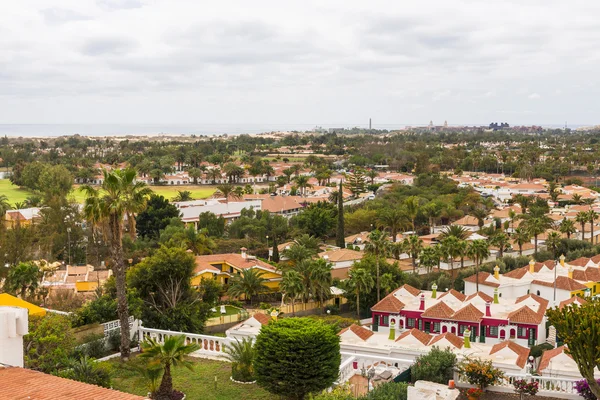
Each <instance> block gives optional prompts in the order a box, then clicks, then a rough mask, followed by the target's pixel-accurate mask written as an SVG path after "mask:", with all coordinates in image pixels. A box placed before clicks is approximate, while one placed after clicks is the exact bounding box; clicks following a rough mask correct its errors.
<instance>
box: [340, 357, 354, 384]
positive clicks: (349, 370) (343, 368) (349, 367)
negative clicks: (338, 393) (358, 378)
mask: <svg viewBox="0 0 600 400" xmlns="http://www.w3.org/2000/svg"><path fill="white" fill-rule="evenodd" d="M355 360H356V357H354V356H352V357H348V358H347V359H346V360H344V361H343V362H342V363H341V364H340V376H339V377H338V380H337V383H338V384H342V383H344V382H346V381H348V380H349V379H350V378H352V377H353V376H354V375H355V374H356V369H354V361H355Z"/></svg>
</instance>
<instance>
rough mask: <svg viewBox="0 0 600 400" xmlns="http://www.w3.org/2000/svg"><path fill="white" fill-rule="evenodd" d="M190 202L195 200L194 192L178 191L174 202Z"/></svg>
mask: <svg viewBox="0 0 600 400" xmlns="http://www.w3.org/2000/svg"><path fill="white" fill-rule="evenodd" d="M190 200H194V198H193V197H192V192H190V191H189V190H178V191H177V195H176V196H175V197H173V201H176V202H180V201H190Z"/></svg>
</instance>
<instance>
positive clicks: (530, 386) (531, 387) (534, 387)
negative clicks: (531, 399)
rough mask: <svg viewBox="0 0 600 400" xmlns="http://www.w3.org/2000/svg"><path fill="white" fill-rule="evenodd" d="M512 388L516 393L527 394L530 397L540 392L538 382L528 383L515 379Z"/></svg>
mask: <svg viewBox="0 0 600 400" xmlns="http://www.w3.org/2000/svg"><path fill="white" fill-rule="evenodd" d="M513 386H514V387H515V391H516V392H517V393H519V394H528V395H530V396H535V395H536V394H537V392H538V390H540V389H539V384H538V382H536V381H534V382H528V381H526V380H525V379H517V380H516V381H514V382H513Z"/></svg>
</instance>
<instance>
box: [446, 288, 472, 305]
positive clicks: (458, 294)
mask: <svg viewBox="0 0 600 400" xmlns="http://www.w3.org/2000/svg"><path fill="white" fill-rule="evenodd" d="M449 294H450V295H452V296H454V297H456V298H457V299H458V300H459V301H461V302H462V301H465V299H466V298H467V296H465V295H464V294H462V293H461V292H459V291H458V290H456V289H450V290H448V291H447V292H444V293H443V294H442V295H441V296H440V297H439V298H440V299H442V298H444V296H447V295H449Z"/></svg>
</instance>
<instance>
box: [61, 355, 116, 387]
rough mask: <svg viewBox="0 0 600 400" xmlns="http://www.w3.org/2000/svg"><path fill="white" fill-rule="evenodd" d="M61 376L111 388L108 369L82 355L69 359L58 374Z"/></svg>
mask: <svg viewBox="0 0 600 400" xmlns="http://www.w3.org/2000/svg"><path fill="white" fill-rule="evenodd" d="M58 375H59V376H60V377H62V378H67V379H72V380H74V381H79V382H84V383H89V384H90V385H96V386H101V387H105V388H109V389H110V388H111V387H112V384H111V378H110V371H109V370H108V369H107V368H106V367H104V366H103V364H101V363H97V362H96V360H94V359H91V358H88V356H83V357H81V358H80V359H78V360H74V359H71V360H69V362H68V364H67V368H66V369H64V370H62V371H60V373H59V374H58Z"/></svg>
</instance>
